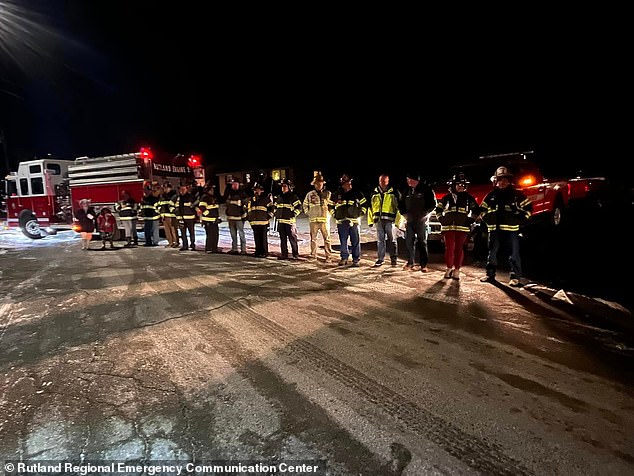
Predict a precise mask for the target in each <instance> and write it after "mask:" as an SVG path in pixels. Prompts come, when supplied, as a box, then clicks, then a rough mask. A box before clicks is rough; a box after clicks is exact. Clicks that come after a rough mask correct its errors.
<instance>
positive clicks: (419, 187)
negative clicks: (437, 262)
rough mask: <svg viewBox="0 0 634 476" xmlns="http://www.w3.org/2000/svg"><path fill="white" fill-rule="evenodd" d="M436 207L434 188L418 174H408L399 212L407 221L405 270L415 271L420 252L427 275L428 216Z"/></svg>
mask: <svg viewBox="0 0 634 476" xmlns="http://www.w3.org/2000/svg"><path fill="white" fill-rule="evenodd" d="M435 207H436V196H435V195H434V191H433V190H432V188H431V187H430V186H429V185H427V184H426V183H424V182H422V181H421V177H420V175H419V174H417V173H409V174H407V192H406V193H405V195H404V196H403V198H402V199H401V203H400V204H399V211H400V213H401V214H402V215H403V216H404V217H405V219H406V220H407V227H406V229H405V244H406V245H407V264H406V265H405V266H404V268H403V269H406V270H409V271H415V270H416V269H417V265H416V251H417V250H418V256H419V265H420V270H421V271H422V272H423V273H427V272H428V271H429V269H428V268H427V262H428V261H429V254H428V252H427V224H426V220H427V216H428V215H429V213H430V212H431V211H432V210H433V209H434V208H435Z"/></svg>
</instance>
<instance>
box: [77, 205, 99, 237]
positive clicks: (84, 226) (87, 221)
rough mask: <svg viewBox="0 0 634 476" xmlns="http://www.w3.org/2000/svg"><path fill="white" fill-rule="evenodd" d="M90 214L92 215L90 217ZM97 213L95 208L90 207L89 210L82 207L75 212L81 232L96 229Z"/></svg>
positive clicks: (89, 231)
mask: <svg viewBox="0 0 634 476" xmlns="http://www.w3.org/2000/svg"><path fill="white" fill-rule="evenodd" d="M88 215H90V216H92V218H89V217H88ZM96 217H97V214H96V213H95V209H94V208H92V207H89V208H88V210H87V211H84V209H83V208H80V209H79V210H77V211H76V212H75V219H76V220H77V222H78V223H79V226H80V228H81V229H80V230H79V231H81V232H85V233H92V232H93V231H95V218H96Z"/></svg>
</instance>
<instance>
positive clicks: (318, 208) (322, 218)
mask: <svg viewBox="0 0 634 476" xmlns="http://www.w3.org/2000/svg"><path fill="white" fill-rule="evenodd" d="M325 184H326V181H325V180H324V177H323V176H322V175H321V174H317V175H315V178H314V179H313V181H312V182H311V185H312V186H313V187H314V189H313V190H311V191H310V192H308V193H307V194H306V197H305V198H304V203H303V204H302V208H303V209H304V213H305V214H306V215H308V221H309V226H310V257H311V258H313V259H314V258H317V233H321V237H322V238H323V240H324V252H325V253H326V261H328V260H329V259H330V255H332V246H331V244H330V210H329V208H328V207H329V206H331V205H332V202H331V200H330V197H331V193H330V192H329V191H328V190H326V189H325V187H324V186H325Z"/></svg>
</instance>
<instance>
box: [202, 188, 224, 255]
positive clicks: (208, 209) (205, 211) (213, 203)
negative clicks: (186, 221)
mask: <svg viewBox="0 0 634 476" xmlns="http://www.w3.org/2000/svg"><path fill="white" fill-rule="evenodd" d="M215 191H216V187H215V186H214V185H213V184H207V185H206V186H205V189H204V192H203V194H202V196H201V197H200V202H198V209H199V210H200V221H201V223H202V225H203V226H204V227H205V235H206V239H205V251H206V252H207V253H208V254H211V253H218V238H219V236H220V235H219V232H218V225H219V224H220V222H221V220H220V213H219V210H218V197H216V194H215Z"/></svg>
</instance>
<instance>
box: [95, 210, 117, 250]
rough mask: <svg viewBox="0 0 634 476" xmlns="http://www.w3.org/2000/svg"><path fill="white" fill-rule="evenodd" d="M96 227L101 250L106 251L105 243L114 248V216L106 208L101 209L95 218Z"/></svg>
mask: <svg viewBox="0 0 634 476" xmlns="http://www.w3.org/2000/svg"><path fill="white" fill-rule="evenodd" d="M97 226H98V228H99V235H100V236H101V243H102V246H101V249H102V250H105V249H106V241H109V242H110V248H111V249H112V248H114V245H113V244H112V237H113V236H114V229H115V226H117V223H116V220H115V218H114V215H113V214H112V212H111V211H110V209H109V208H108V207H104V208H102V209H101V212H100V213H99V216H98V217H97Z"/></svg>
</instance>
